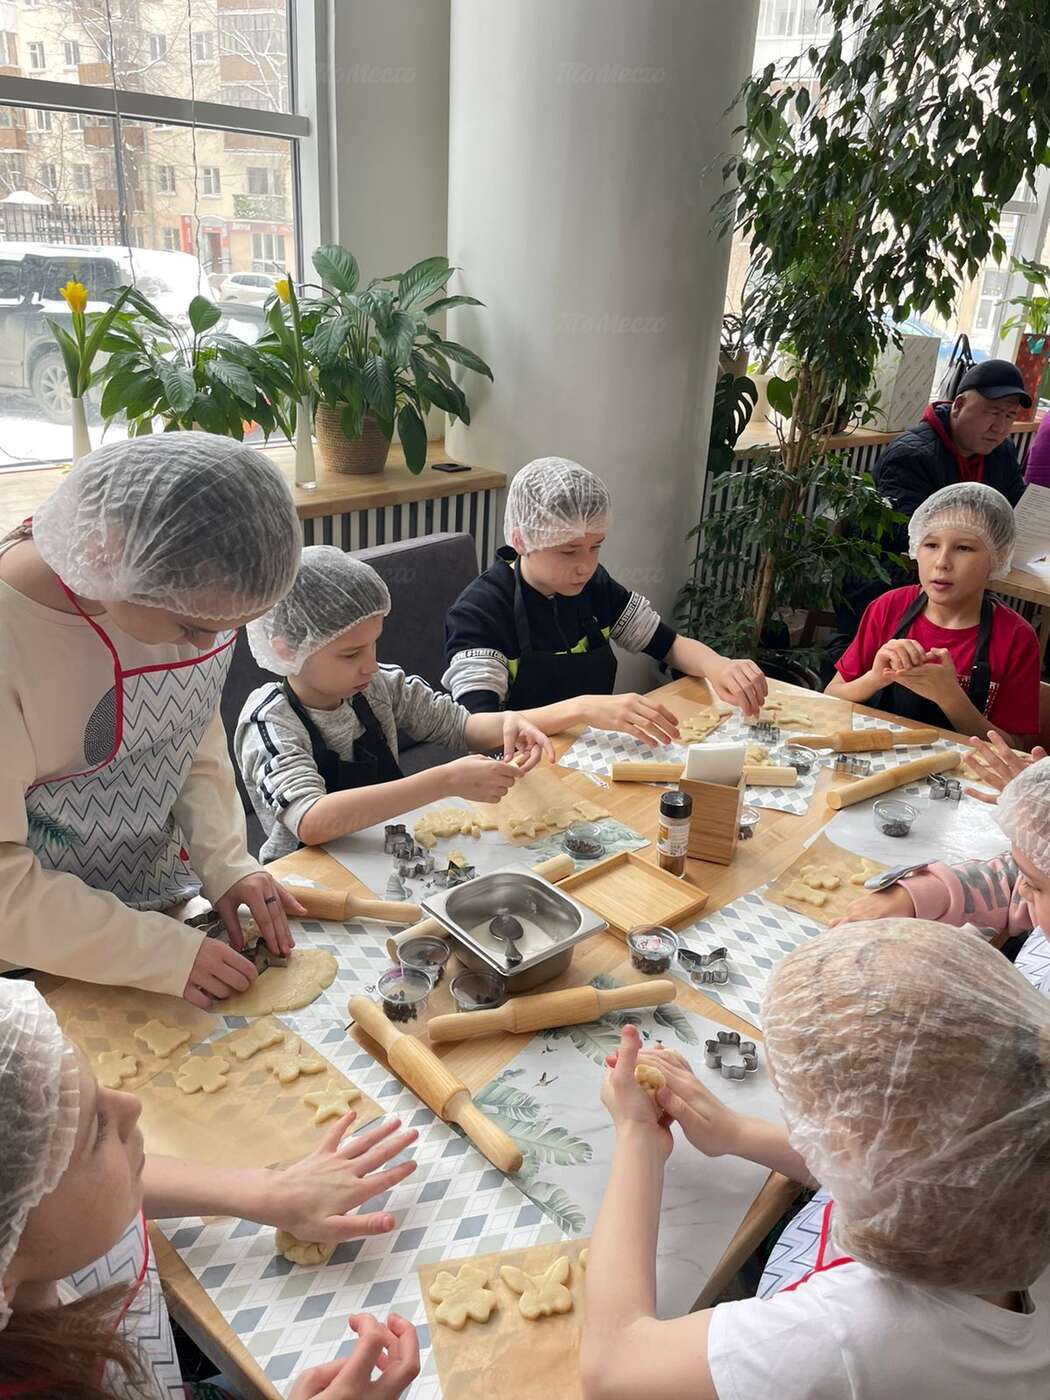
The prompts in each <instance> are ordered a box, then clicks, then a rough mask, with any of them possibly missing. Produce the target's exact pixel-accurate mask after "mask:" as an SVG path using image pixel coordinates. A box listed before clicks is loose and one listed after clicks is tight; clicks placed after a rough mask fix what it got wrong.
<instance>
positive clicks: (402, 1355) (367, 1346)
mask: <svg viewBox="0 0 1050 1400" xmlns="http://www.w3.org/2000/svg"><path fill="white" fill-rule="evenodd" d="M349 1322H350V1326H351V1327H352V1328H353V1329H354V1331H355V1332H356V1333H357V1337H358V1341H357V1346H356V1347H354V1349H353V1351H352V1352H351V1353H350V1355H349V1356H348V1357H346V1359H345V1360H343V1361H328V1362H326V1363H325V1364H324V1365H323V1366H311V1368H310V1369H309V1371H304V1372H303V1373H302V1375H301V1376H300V1377H299V1378H298V1380H297V1381H296V1382H295V1384H294V1385H293V1386H292V1389H291V1393H290V1395H289V1400H397V1397H398V1396H399V1395H402V1394H404V1392H405V1390H406V1389H407V1388H408V1386H410V1385H411V1384H412V1382H413V1381H414V1380H415V1378H416V1377H417V1376H418V1375H419V1337H418V1336H417V1334H416V1329H415V1328H414V1327H413V1326H412V1324H411V1323H410V1322H406V1321H405V1319H404V1318H403V1317H398V1315H397V1313H391V1314H390V1316H389V1317H388V1318H387V1320H386V1325H385V1326H384V1324H383V1323H381V1322H380V1321H379V1320H378V1318H375V1317H373V1316H372V1315H371V1313H356V1314H355V1315H354V1316H353V1317H351V1318H350V1319H349ZM377 1368H378V1370H379V1371H380V1372H381V1374H380V1375H379V1376H377V1377H376V1379H375V1380H373V1379H372V1372H373V1371H374V1370H376V1369H377Z"/></svg>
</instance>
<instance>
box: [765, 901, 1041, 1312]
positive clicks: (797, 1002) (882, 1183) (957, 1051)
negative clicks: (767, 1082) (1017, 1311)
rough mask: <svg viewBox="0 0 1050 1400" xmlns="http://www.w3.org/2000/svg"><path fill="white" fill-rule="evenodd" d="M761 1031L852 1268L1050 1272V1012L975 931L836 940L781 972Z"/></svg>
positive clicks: (956, 1280)
mask: <svg viewBox="0 0 1050 1400" xmlns="http://www.w3.org/2000/svg"><path fill="white" fill-rule="evenodd" d="M762 1028H763V1030H762V1033H763V1036H764V1038H765V1043H766V1051H767V1053H768V1055H769V1064H770V1071H771V1073H772V1074H773V1076H774V1078H775V1080H776V1085H777V1089H778V1090H779V1092H780V1096H781V1099H782V1107H783V1111H784V1117H785V1119H786V1121H787V1125H788V1130H789V1135H790V1139H791V1145H792V1146H793V1147H794V1148H795V1150H796V1151H797V1152H798V1153H799V1154H800V1155H801V1156H802V1158H803V1160H804V1161H805V1163H806V1166H807V1167H808V1168H809V1170H810V1171H811V1172H812V1174H813V1176H814V1177H815V1178H816V1180H817V1181H819V1182H820V1183H821V1185H822V1186H824V1187H825V1188H826V1189H827V1190H828V1191H829V1192H830V1193H831V1196H832V1199H833V1200H834V1202H835V1207H834V1212H833V1216H832V1235H833V1238H834V1241H835V1244H836V1245H837V1246H838V1247H839V1249H841V1250H842V1251H843V1253H845V1254H848V1255H850V1256H851V1257H852V1258H855V1259H858V1260H860V1261H861V1262H863V1263H865V1264H868V1265H870V1266H871V1267H872V1268H875V1269H879V1270H881V1271H882V1272H884V1273H887V1274H892V1275H895V1276H898V1277H900V1278H904V1279H907V1280H910V1281H911V1282H913V1283H918V1284H923V1285H926V1286H928V1287H941V1288H952V1289H956V1290H958V1291H960V1292H963V1293H977V1294H993V1293H1001V1292H1006V1291H1009V1290H1015V1289H1021V1288H1026V1287H1027V1286H1028V1285H1029V1284H1031V1283H1033V1282H1034V1281H1035V1279H1036V1278H1037V1277H1038V1276H1039V1275H1040V1274H1041V1273H1042V1271H1043V1270H1044V1268H1045V1267H1046V1266H1047V1264H1048V1263H1050V1002H1048V1001H1047V1000H1046V999H1045V998H1044V997H1042V996H1040V995H1039V993H1038V992H1037V991H1036V990H1035V989H1034V987H1032V986H1030V985H1029V984H1028V983H1027V982H1026V981H1025V980H1024V978H1023V977H1022V976H1021V974H1020V973H1019V972H1018V971H1017V970H1016V969H1015V968H1014V967H1013V966H1012V965H1011V964H1010V963H1009V962H1008V961H1007V960H1006V958H1004V957H1003V955H1002V954H1001V953H999V952H998V951H997V950H996V949H994V948H992V947H990V946H989V944H987V943H986V942H985V941H984V939H983V938H981V937H980V936H979V935H978V934H977V933H975V932H970V931H968V930H966V929H956V928H950V927H948V926H946V925H944V924H935V923H930V922H928V921H927V920H924V919H880V920H875V921H868V922H862V923H856V924H846V925H843V926H842V927H840V928H836V929H829V930H828V931H827V932H826V933H823V934H821V935H820V936H819V937H817V938H814V939H813V940H812V941H811V942H807V943H805V944H803V945H802V946H801V947H799V948H796V949H795V951H794V952H792V953H789V954H788V956H787V957H786V958H784V960H783V961H782V962H781V963H780V964H779V965H778V966H777V968H776V970H775V971H774V973H773V976H772V978H771V979H770V983H769V986H768V988H767V991H766V997H765V1003H764V1007H763V1012H762Z"/></svg>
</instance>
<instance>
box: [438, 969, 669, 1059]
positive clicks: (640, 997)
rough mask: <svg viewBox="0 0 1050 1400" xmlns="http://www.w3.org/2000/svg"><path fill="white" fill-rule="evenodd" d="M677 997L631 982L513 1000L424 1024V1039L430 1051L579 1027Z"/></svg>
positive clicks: (663, 986)
mask: <svg viewBox="0 0 1050 1400" xmlns="http://www.w3.org/2000/svg"><path fill="white" fill-rule="evenodd" d="M677 995H678V987H677V985H676V984H675V983H674V982H672V981H671V980H670V979H669V978H659V979H657V980H656V981H655V982H632V983H630V984H629V985H628V986H626V987H613V988H612V989H611V990H609V991H599V990H598V988H597V987H568V988H566V989H565V991H562V992H539V993H538V994H537V995H536V996H532V997H515V998H514V999H513V1000H511V1001H507V1002H504V1003H503V1005H502V1006H500V1007H497V1008H496V1010H495V1011H459V1012H456V1013H455V1014H454V1015H452V1016H434V1017H433V1018H432V1019H431V1020H430V1021H429V1022H428V1023H427V1034H428V1035H429V1037H430V1039H431V1041H432V1042H433V1043H434V1044H435V1045H436V1044H438V1043H439V1042H444V1041H449V1040H477V1039H478V1038H479V1037H480V1036H483V1035H498V1034H499V1033H500V1032H501V1031H511V1032H512V1033H513V1034H515V1035H526V1034H530V1033H531V1032H532V1031H547V1030H552V1029H553V1028H554V1027H555V1026H582V1025H583V1024H584V1023H585V1022H586V1021H597V1019H598V1017H599V1016H604V1015H605V1013H606V1012H607V1011H626V1010H628V1009H633V1008H634V1007H637V1006H666V1005H667V1003H668V1002H669V1001H674V999H675V997H676V996H677Z"/></svg>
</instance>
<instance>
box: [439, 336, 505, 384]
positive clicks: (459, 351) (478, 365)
mask: <svg viewBox="0 0 1050 1400" xmlns="http://www.w3.org/2000/svg"><path fill="white" fill-rule="evenodd" d="M438 344H439V346H440V348H441V353H442V354H443V355H444V356H445V357H446V358H447V359H449V360H454V361H455V362H456V364H458V365H464V366H465V367H466V368H467V369H472V370H476V371H477V373H478V374H483V375H485V376H486V378H488V379H491V378H492V371H491V370H490V369H489V367H488V365H487V364H486V363H485V361H484V360H483V359H482V358H481V356H480V355H475V354H474V351H473V350H468V349H467V347H466V346H465V345H459V344H457V343H456V341H454V340H441V341H439V342H438Z"/></svg>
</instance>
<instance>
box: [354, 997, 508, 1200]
mask: <svg viewBox="0 0 1050 1400" xmlns="http://www.w3.org/2000/svg"><path fill="white" fill-rule="evenodd" d="M348 1009H349V1012H350V1015H351V1016H352V1017H353V1018H354V1021H355V1022H356V1023H357V1025H359V1026H360V1027H361V1029H362V1030H363V1031H365V1032H366V1033H367V1034H368V1035H370V1036H371V1037H372V1039H373V1040H375V1041H378V1043H379V1044H380V1045H381V1046H382V1047H383V1049H384V1050H385V1051H386V1056H387V1060H388V1061H389V1063H390V1068H391V1069H392V1070H393V1071H394V1073H395V1074H396V1075H397V1077H398V1079H400V1080H401V1082H402V1083H403V1084H405V1085H406V1086H407V1087H408V1088H409V1089H411V1090H412V1092H413V1093H414V1094H416V1095H417V1096H418V1097H419V1098H421V1099H422V1100H423V1102H424V1103H425V1104H426V1106H427V1108H429V1109H430V1110H431V1112H432V1113H436V1114H437V1116H438V1117H439V1118H441V1119H443V1121H444V1122H446V1123H458V1124H459V1126H460V1127H461V1128H462V1129H463V1131H464V1132H465V1133H466V1135H467V1137H468V1138H470V1140H471V1142H472V1143H473V1144H474V1146H475V1147H476V1148H477V1149H478V1151H479V1152H481V1153H482V1154H483V1155H484V1156H485V1157H487V1158H488V1159H489V1161H490V1162H491V1163H492V1165H493V1166H494V1167H499V1169H500V1171H501V1172H508V1173H509V1172H516V1171H517V1170H518V1168H519V1167H520V1166H521V1152H520V1150H519V1148H518V1146H517V1144H516V1143H515V1142H514V1139H513V1138H512V1137H510V1136H509V1135H508V1134H507V1133H505V1132H504V1131H503V1129H502V1128H498V1127H497V1126H496V1124H495V1123H493V1122H492V1120H491V1119H490V1118H487V1117H486V1116H485V1114H484V1113H482V1111H481V1109H480V1108H476V1107H475V1105H474V1102H473V1100H472V1099H471V1097H470V1093H469V1091H468V1090H467V1086H466V1085H465V1084H464V1083H463V1081H462V1080H460V1079H457V1078H456V1076H455V1075H454V1074H453V1073H452V1072H451V1071H450V1070H449V1069H447V1068H446V1066H445V1065H443V1064H442V1063H441V1061H440V1060H439V1059H438V1057H437V1056H436V1055H435V1054H434V1052H433V1050H430V1049H428V1048H427V1046H425V1045H424V1044H423V1043H422V1041H419V1040H417V1039H416V1038H415V1036H411V1035H404V1034H402V1032H401V1031H399V1030H398V1029H397V1027H396V1026H394V1025H393V1024H392V1023H391V1022H390V1021H388V1020H387V1018H386V1016H385V1015H384V1013H383V1009H382V1007H380V1006H377V1005H376V1003H375V1002H374V1001H370V1000H369V999H368V997H362V996H356V997H351V998H350V1001H349V1003H348ZM474 1014H475V1015H482V1014H483V1013H481V1012H475V1013H474Z"/></svg>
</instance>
